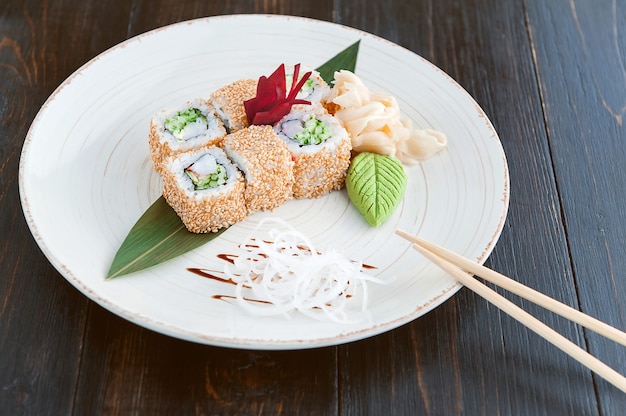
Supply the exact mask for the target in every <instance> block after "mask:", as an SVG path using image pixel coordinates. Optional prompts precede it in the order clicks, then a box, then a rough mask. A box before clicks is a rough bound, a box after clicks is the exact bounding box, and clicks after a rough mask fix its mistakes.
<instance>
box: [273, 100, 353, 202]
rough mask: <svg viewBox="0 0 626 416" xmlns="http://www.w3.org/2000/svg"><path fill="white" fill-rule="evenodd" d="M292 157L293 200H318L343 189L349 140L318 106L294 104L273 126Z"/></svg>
mask: <svg viewBox="0 0 626 416" xmlns="http://www.w3.org/2000/svg"><path fill="white" fill-rule="evenodd" d="M274 131H275V132H276V134H278V136H279V137H280V138H281V139H282V140H283V142H284V143H286V144H287V146H288V147H289V150H290V151H291V153H292V154H293V157H294V162H295V166H294V185H293V196H294V198H317V197H320V196H322V195H324V194H326V193H328V192H331V191H333V190H338V189H341V188H342V187H343V186H344V183H345V178H346V172H347V170H348V167H349V166H350V157H351V151H352V141H351V139H350V136H349V135H348V132H347V131H346V130H345V129H344V128H343V127H342V125H341V124H340V122H339V120H337V119H336V118H335V117H333V116H332V115H330V114H328V112H327V111H326V110H325V109H324V107H322V106H321V105H319V104H318V105H295V106H293V107H292V109H291V112H290V113H289V114H287V115H286V116H284V117H283V118H282V119H281V120H280V121H279V122H278V123H276V124H275V125H274Z"/></svg>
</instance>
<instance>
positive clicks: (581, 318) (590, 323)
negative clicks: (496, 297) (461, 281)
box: [396, 230, 626, 346]
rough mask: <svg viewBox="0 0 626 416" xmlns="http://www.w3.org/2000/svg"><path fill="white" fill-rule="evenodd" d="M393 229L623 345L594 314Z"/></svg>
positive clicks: (624, 337) (625, 339) (621, 336)
mask: <svg viewBox="0 0 626 416" xmlns="http://www.w3.org/2000/svg"><path fill="white" fill-rule="evenodd" d="M396 233H397V234H398V235H399V236H401V237H403V238H405V239H406V240H409V241H411V242H412V243H415V244H417V245H419V246H421V247H424V248H426V249H427V250H428V251H430V252H432V253H434V254H436V255H437V256H439V257H441V258H443V259H444V260H447V261H449V262H450V263H452V264H455V265H456V266H458V267H459V268H461V269H463V270H466V271H468V272H470V273H472V274H475V275H477V276H480V277H482V278H483V279H485V280H487V281H489V282H491V283H493V284H495V285H497V286H500V287H501V288H503V289H506V290H508V291H509V292H511V293H514V294H516V295H518V296H520V297H522V298H524V299H527V300H529V301H531V302H533V303H535V304H537V305H539V306H541V307H543V308H546V309H548V310H549V311H552V312H554V313H556V314H558V315H560V316H562V317H564V318H567V319H569V320H571V321H573V322H576V323H577V324H579V325H582V326H584V327H585V328H588V329H591V330H592V331H595V332H597V333H598V334H600V335H603V336H605V337H606V338H609V339H611V340H613V341H615V342H617V343H619V344H622V345H624V346H626V332H623V331H620V330H619V329H617V328H615V327H612V326H611V325H608V324H606V323H604V322H602V321H599V320H598V319H596V318H593V317H591V316H589V315H587V314H584V313H582V312H581V311H579V310H578V309H574V308H572V307H571V306H568V305H566V304H564V303H561V302H559V301H558V300H556V299H554V298H551V297H550V296H547V295H545V294H543V293H541V292H538V291H536V290H535V289H531V288H530V287H528V286H524V285H523V284H521V283H519V282H517V281H515V280H513V279H511V278H509V277H506V276H504V275H503V274H500V273H498V272H496V271H494V270H491V269H488V268H487V267H485V266H482V265H480V264H478V263H476V262H473V261H471V260H470V259H467V258H465V257H463V256H461V255H459V254H457V253H454V252H452V251H450V250H447V249H445V248H443V247H441V246H438V245H437V244H434V243H431V242H429V241H426V240H424V239H423V238H420V237H417V236H415V235H412V234H409V233H407V232H406V231H402V230H397V231H396Z"/></svg>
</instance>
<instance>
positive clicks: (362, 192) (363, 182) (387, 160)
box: [346, 152, 407, 227]
mask: <svg viewBox="0 0 626 416" xmlns="http://www.w3.org/2000/svg"><path fill="white" fill-rule="evenodd" d="M406 184H407V176H406V173H405V172H404V167H403V166H402V163H400V161H399V160H398V159H396V158H395V157H392V156H387V155H379V154H376V153H369V152H363V153H359V154H358V155H357V156H355V157H354V158H353V159H352V163H351V164H350V168H349V169H348V175H347V177H346V190H347V191H348V196H349V197H350V201H352V204H353V205H354V206H355V207H356V208H357V210H358V211H359V212H360V213H361V214H362V215H363V217H365V220H366V221H367V222H368V223H369V224H370V225H372V226H374V227H378V226H379V225H381V224H382V223H384V222H385V221H387V220H388V219H389V218H390V217H391V215H392V214H393V212H394V211H395V210H396V208H397V207H398V205H400V202H401V201H402V197H403V196H404V192H405V191H406Z"/></svg>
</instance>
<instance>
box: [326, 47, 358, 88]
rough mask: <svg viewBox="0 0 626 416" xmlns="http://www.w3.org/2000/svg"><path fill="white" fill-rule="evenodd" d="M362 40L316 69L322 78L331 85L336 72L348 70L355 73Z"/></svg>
mask: <svg viewBox="0 0 626 416" xmlns="http://www.w3.org/2000/svg"><path fill="white" fill-rule="evenodd" d="M360 42H361V41H360V40H357V41H356V42H355V43H353V44H352V45H350V46H348V47H347V48H346V49H344V50H343V51H341V52H339V53H338V54H337V55H335V56H333V57H332V58H330V60H328V61H327V62H326V63H324V64H323V65H321V66H320V67H318V68H317V69H316V71H317V72H319V73H320V76H321V77H322V78H323V79H324V81H326V82H327V83H328V84H329V85H330V83H331V82H332V81H333V80H334V79H335V71H341V70H342V69H346V70H348V71H351V72H354V70H355V68H356V58H357V56H358V55H359V44H360Z"/></svg>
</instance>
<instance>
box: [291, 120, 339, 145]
mask: <svg viewBox="0 0 626 416" xmlns="http://www.w3.org/2000/svg"><path fill="white" fill-rule="evenodd" d="M331 134H332V133H331V130H330V127H328V126H327V125H326V124H324V122H322V121H320V120H318V119H317V118H315V117H314V116H311V118H309V119H308V120H307V121H305V122H304V124H303V125H302V130H301V131H299V132H298V133H296V134H295V136H293V140H295V141H297V142H298V143H300V145H301V146H305V145H309V144H321V143H324V142H325V141H326V140H328V139H329V138H330V136H331Z"/></svg>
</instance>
